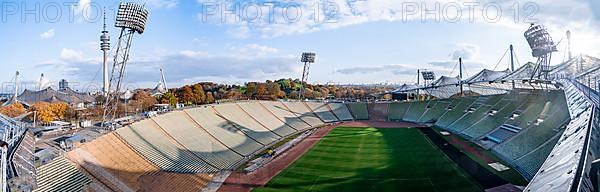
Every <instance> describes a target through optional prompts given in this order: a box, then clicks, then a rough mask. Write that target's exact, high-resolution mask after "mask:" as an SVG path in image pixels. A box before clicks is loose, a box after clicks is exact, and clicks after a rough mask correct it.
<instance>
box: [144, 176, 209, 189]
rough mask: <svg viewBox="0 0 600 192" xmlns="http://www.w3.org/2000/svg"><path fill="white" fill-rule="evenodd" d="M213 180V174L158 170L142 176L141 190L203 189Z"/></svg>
mask: <svg viewBox="0 0 600 192" xmlns="http://www.w3.org/2000/svg"><path fill="white" fill-rule="evenodd" d="M211 180H212V176H211V175H207V174H181V173H170V172H158V173H155V174H150V175H145V176H143V177H141V178H140V182H141V183H142V185H143V188H142V189H141V190H140V191H169V192H186V191H202V188H204V187H205V186H206V185H207V184H208V183H209V182H210V181H211Z"/></svg>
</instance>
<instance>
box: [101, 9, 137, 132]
mask: <svg viewBox="0 0 600 192" xmlns="http://www.w3.org/2000/svg"><path fill="white" fill-rule="evenodd" d="M147 19H148V10H146V8H145V7H144V6H143V5H139V4H136V3H121V4H119V10H118V11H117V16H116V19H115V20H116V22H115V27H118V28H121V33H120V35H119V41H118V42H117V48H116V51H115V58H114V63H113V66H112V71H111V75H110V80H109V84H108V94H106V95H107V96H106V102H104V113H103V115H102V119H103V121H104V123H102V127H104V128H106V127H107V125H108V124H109V122H112V121H113V120H114V119H115V118H116V116H117V109H118V106H119V99H120V98H121V94H122V90H121V88H122V86H123V78H124V76H125V67H126V66H127V62H128V60H129V52H130V50H131V44H132V41H133V36H134V35H135V33H138V34H142V33H144V29H145V26H146V21H147ZM110 128H111V129H114V127H113V126H111V127H110Z"/></svg>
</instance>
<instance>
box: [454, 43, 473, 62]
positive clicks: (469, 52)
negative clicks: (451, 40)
mask: <svg viewBox="0 0 600 192" xmlns="http://www.w3.org/2000/svg"><path fill="white" fill-rule="evenodd" d="M479 55H480V51H479V46H477V45H473V44H465V43H461V44H457V45H456V50H454V52H452V55H451V56H452V59H453V60H458V58H462V59H463V60H472V59H479Z"/></svg>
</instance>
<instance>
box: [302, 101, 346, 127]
mask: <svg viewBox="0 0 600 192" xmlns="http://www.w3.org/2000/svg"><path fill="white" fill-rule="evenodd" d="M306 105H307V106H308V107H309V108H310V109H311V110H312V111H313V112H314V113H315V114H316V115H317V116H318V117H319V118H321V120H323V122H325V123H331V122H336V121H339V120H338V118H337V117H336V116H335V115H334V114H333V113H332V112H331V109H330V108H329V106H327V103H315V102H306Z"/></svg>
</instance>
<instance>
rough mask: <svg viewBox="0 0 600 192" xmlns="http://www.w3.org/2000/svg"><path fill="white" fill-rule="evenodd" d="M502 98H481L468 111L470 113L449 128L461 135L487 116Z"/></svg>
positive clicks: (499, 96) (495, 96) (498, 96)
mask: <svg viewBox="0 0 600 192" xmlns="http://www.w3.org/2000/svg"><path fill="white" fill-rule="evenodd" d="M501 98H502V95H492V96H486V97H479V98H478V99H477V101H475V102H474V103H473V105H471V106H470V107H469V109H467V111H468V112H467V113H465V115H464V116H462V117H461V118H460V119H458V120H456V121H454V122H453V123H452V124H450V125H448V127H447V128H448V129H450V130H453V131H455V132H457V133H461V132H462V131H464V130H465V129H467V128H469V127H471V126H472V125H473V124H475V123H477V122H478V121H480V120H481V119H482V118H484V117H485V116H487V115H488V114H489V112H490V110H491V109H492V107H493V106H495V105H496V103H497V102H498V101H499V100H500V99H501Z"/></svg>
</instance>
